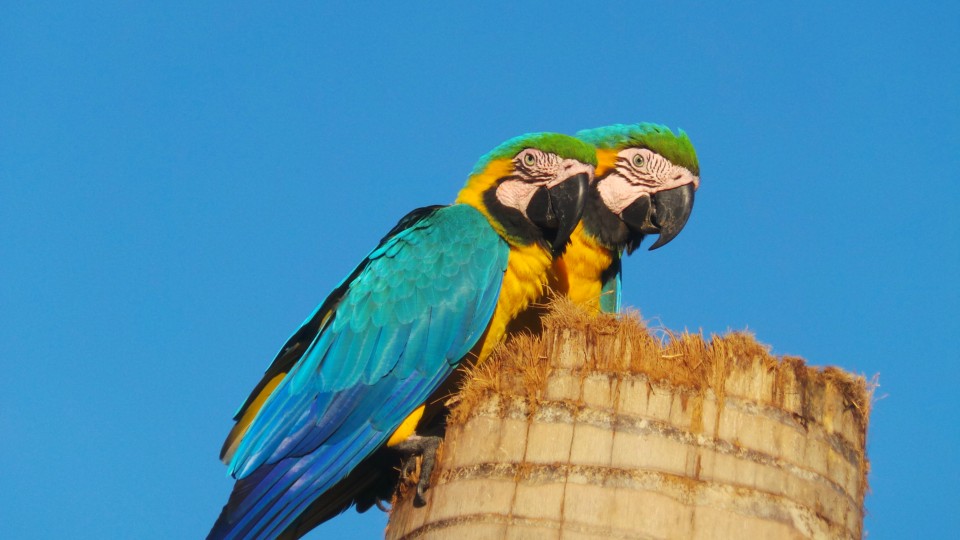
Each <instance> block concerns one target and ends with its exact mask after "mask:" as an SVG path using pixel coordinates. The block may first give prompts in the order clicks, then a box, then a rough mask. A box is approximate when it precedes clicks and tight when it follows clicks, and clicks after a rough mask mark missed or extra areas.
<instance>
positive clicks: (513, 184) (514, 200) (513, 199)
mask: <svg viewBox="0 0 960 540" xmlns="http://www.w3.org/2000/svg"><path fill="white" fill-rule="evenodd" d="M538 188H540V186H539V185H537V184H529V183H527V182H524V181H522V180H507V181H506V182H503V183H502V184H500V185H499V186H497V200H498V201H500V204H502V205H504V206H506V207H509V208H516V209H517V210H519V211H520V213H522V214H523V215H524V217H529V216H527V206H528V205H529V204H530V199H532V198H533V194H534V193H536V192H537V189H538Z"/></svg>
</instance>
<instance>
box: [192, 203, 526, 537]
mask: <svg viewBox="0 0 960 540" xmlns="http://www.w3.org/2000/svg"><path fill="white" fill-rule="evenodd" d="M414 214H416V212H415V213H413V214H411V216H413V217H410V216H408V217H407V218H405V219H404V220H401V223H400V224H398V227H397V228H395V229H394V230H393V231H391V233H390V234H388V235H387V237H386V238H385V239H384V241H383V242H381V244H380V246H378V247H377V249H375V250H374V251H373V252H371V253H370V255H368V256H367V258H366V259H365V261H364V262H363V263H361V265H360V266H358V268H357V270H355V271H354V272H353V273H351V275H350V276H348V278H347V279H346V280H344V282H342V283H341V284H340V285H339V286H338V287H337V289H336V290H335V291H334V295H332V297H334V300H332V301H331V300H330V299H328V300H327V301H326V302H324V303H323V304H321V307H320V308H318V310H317V311H315V312H314V314H313V315H312V316H311V317H309V318H308V319H307V321H305V322H304V326H303V327H301V329H300V330H298V332H297V333H295V334H294V336H293V337H292V338H291V340H290V341H288V343H287V345H285V347H284V350H282V351H281V354H280V355H278V358H277V360H275V362H274V365H273V366H271V369H277V370H280V372H283V371H286V373H287V375H286V376H285V377H284V378H283V380H282V381H281V382H280V384H279V385H278V386H277V387H276V389H275V390H274V391H273V392H272V393H271V394H270V397H269V398H268V399H267V400H266V402H265V403H264V405H263V407H262V408H261V409H260V411H259V412H258V413H257V416H256V417H255V418H254V420H253V422H252V423H251V425H250V428H249V429H248V430H247V432H246V434H245V435H244V437H243V439H242V441H241V442H240V445H239V447H238V448H237V451H236V453H235V454H234V456H233V458H232V460H231V462H230V472H231V474H233V475H234V476H235V477H237V478H238V479H239V480H238V481H237V485H236V486H235V487H234V491H233V494H232V495H231V497H230V501H229V502H228V503H227V505H226V506H225V507H224V510H223V513H222V514H221V515H220V518H219V519H218V520H217V523H216V524H215V525H214V528H213V530H212V531H211V533H210V536H209V537H210V538H258V537H271V536H275V535H277V534H279V533H280V532H281V531H283V530H284V529H285V528H286V527H287V526H288V525H289V524H290V523H292V522H293V521H294V520H295V519H296V517H297V516H298V514H300V513H301V512H303V511H304V510H305V509H306V508H307V507H308V506H309V505H310V503H311V502H312V501H313V500H315V499H316V498H317V497H319V496H320V495H321V494H322V493H323V492H325V491H326V490H328V489H329V488H330V487H332V486H333V485H334V484H336V482H337V481H339V480H341V479H342V478H344V477H345V476H346V475H347V474H349V473H350V471H351V470H352V469H353V468H354V467H356V466H357V464H359V463H360V462H361V461H362V460H363V459H364V458H366V457H367V456H369V455H370V454H371V453H373V452H374V451H375V450H376V449H377V448H379V447H380V446H382V445H383V444H384V443H385V442H386V440H387V439H388V438H389V437H390V435H391V434H392V433H393V431H394V430H396V428H397V427H398V426H399V425H400V423H401V422H402V421H403V420H404V419H405V418H406V417H407V416H408V415H409V414H410V413H411V412H412V411H413V410H414V409H416V408H417V407H418V406H420V405H421V404H422V403H423V402H424V401H425V400H426V399H427V397H428V396H429V395H430V394H431V393H432V392H433V391H434V390H436V388H437V387H438V386H439V385H440V384H441V383H442V382H443V380H444V379H446V378H447V377H448V376H449V375H450V373H451V372H452V371H453V369H454V368H455V367H456V366H457V365H458V363H459V362H460V360H461V359H462V358H463V357H464V355H466V354H467V353H468V352H469V351H470V349H471V348H472V347H473V346H474V345H475V344H476V343H477V341H478V340H479V338H480V336H481V335H482V334H483V332H484V330H485V329H486V327H487V325H488V323H489V321H490V318H491V317H492V315H493V310H494V308H495V306H496V302H497V298H498V296H499V293H500V285H501V283H502V281H503V273H504V271H505V270H506V265H507V257H508V255H509V247H508V246H507V244H506V242H504V241H503V240H502V239H501V238H500V237H499V236H498V235H497V234H496V232H495V231H494V230H493V229H492V228H491V227H490V225H489V223H488V222H487V220H486V218H484V217H483V216H482V215H481V214H480V213H479V212H478V211H477V210H475V209H473V208H471V207H469V206H465V205H454V206H448V207H440V208H436V207H434V208H432V209H428V211H420V212H419V214H417V215H414ZM304 328H307V330H304ZM291 342H294V345H291ZM294 349H298V350H299V351H300V352H299V353H298V354H293V355H291V354H285V353H284V351H287V350H294ZM291 358H295V360H294V361H291V360H290V359H291ZM278 363H279V364H280V365H279V367H278ZM268 373H269V370H268Z"/></svg>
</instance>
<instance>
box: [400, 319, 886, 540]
mask: <svg viewBox="0 0 960 540" xmlns="http://www.w3.org/2000/svg"><path fill="white" fill-rule="evenodd" d="M455 399H458V402H457V403H456V404H455V405H454V406H453V410H452V412H451V414H450V418H449V423H448V429H447V434H446V438H445V441H444V445H443V447H442V453H441V456H440V459H439V461H438V464H437V467H436V469H435V471H434V474H433V476H432V483H431V488H430V490H429V491H428V492H427V497H426V499H427V504H426V505H425V506H423V507H422V508H415V507H414V506H413V504H412V498H411V492H412V490H411V489H409V488H406V489H401V490H400V492H399V493H398V496H397V498H396V500H395V501H394V504H393V511H392V514H391V517H390V523H389V525H388V528H387V534H386V537H387V538H388V539H390V540H400V539H403V540H412V539H439V538H454V539H456V540H473V539H476V540H481V539H482V540H487V539H496V538H517V539H520V538H522V539H540V538H543V539H548V538H549V539H564V540H568V539H569V540H573V539H578V540H579V539H584V540H585V539H603V540H609V539H621V538H624V539H625V538H637V539H648V538H650V539H653V538H658V539H659V538H698V539H714V538H717V539H719V538H777V539H779V538H860V537H861V536H862V530H863V499H864V493H865V491H866V489H867V481H866V473H867V470H868V462H867V459H866V456H865V439H866V426H867V419H868V414H869V404H870V389H869V387H868V385H867V383H866V381H865V380H864V379H863V378H862V377H854V376H851V375H848V374H846V373H844V372H842V371H840V370H838V369H835V368H827V369H823V370H818V369H816V368H812V367H808V366H806V365H805V364H804V362H803V361H802V360H800V359H797V358H774V357H772V356H771V355H770V354H769V352H768V350H767V348H766V347H764V346H762V345H760V344H758V343H757V342H756V341H754V340H753V338H752V337H751V336H749V335H746V334H730V335H727V336H724V337H714V338H713V339H712V340H711V342H710V343H709V344H707V343H705V342H704V340H703V339H702V337H701V336H699V335H689V334H685V335H680V336H672V339H670V340H668V342H667V344H666V345H665V346H661V344H660V343H658V341H657V339H656V338H654V337H652V336H651V335H650V334H649V332H648V331H647V330H646V329H645V328H644V327H643V326H642V325H641V324H640V323H639V320H638V319H636V318H635V317H631V316H621V317H613V316H607V315H601V316H599V317H596V316H586V315H584V314H582V313H579V312H577V311H576V310H575V308H572V307H571V306H568V305H564V306H560V307H559V308H558V309H557V310H556V311H555V312H554V313H553V314H552V315H550V316H549V317H548V319H547V320H546V323H545V328H544V332H543V334H542V335H541V336H537V337H531V336H521V337H519V338H517V339H514V340H513V341H512V342H511V343H510V344H509V345H508V346H506V347H503V348H501V350H500V351H499V352H498V353H497V354H496V355H495V356H494V358H491V359H490V360H489V361H488V362H486V363H485V364H484V365H483V366H479V367H477V368H476V369H474V370H473V371H472V373H471V375H470V377H469V378H468V382H467V383H466V384H465V385H464V388H463V389H462V391H461V393H460V394H459V395H458V397H457V398H455Z"/></svg>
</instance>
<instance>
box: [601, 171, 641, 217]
mask: <svg viewBox="0 0 960 540" xmlns="http://www.w3.org/2000/svg"><path fill="white" fill-rule="evenodd" d="M597 191H599V192H600V198H601V199H603V204H604V206H606V207H607V208H609V209H610V211H611V212H613V213H614V214H616V215H618V216H619V215H620V214H621V213H622V212H623V211H624V210H626V208H627V207H628V206H630V205H631V204H633V203H634V202H635V201H636V200H637V199H639V198H640V197H642V196H644V195H648V194H649V193H650V190H649V189H648V188H647V187H646V186H638V185H634V184H631V183H630V182H628V181H627V179H626V178H624V177H623V176H621V175H620V174H619V173H612V174H610V175H609V176H607V177H606V178H603V179H601V180H600V182H599V183H598V184H597Z"/></svg>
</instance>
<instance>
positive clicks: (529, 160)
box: [523, 154, 537, 167]
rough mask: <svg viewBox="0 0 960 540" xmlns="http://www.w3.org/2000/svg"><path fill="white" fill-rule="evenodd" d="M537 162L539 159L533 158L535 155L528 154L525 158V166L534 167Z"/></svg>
mask: <svg viewBox="0 0 960 540" xmlns="http://www.w3.org/2000/svg"><path fill="white" fill-rule="evenodd" d="M536 162H537V158H535V157H533V154H527V155H525V156H523V164H524V165H526V166H528V167H532V166H533V165H534V164H535V163H536Z"/></svg>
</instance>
